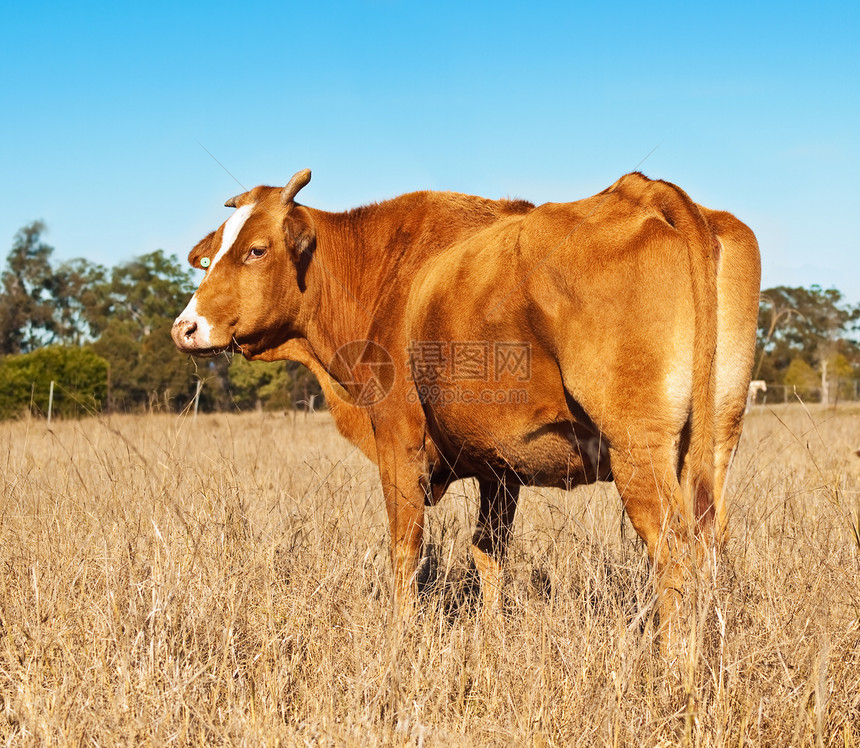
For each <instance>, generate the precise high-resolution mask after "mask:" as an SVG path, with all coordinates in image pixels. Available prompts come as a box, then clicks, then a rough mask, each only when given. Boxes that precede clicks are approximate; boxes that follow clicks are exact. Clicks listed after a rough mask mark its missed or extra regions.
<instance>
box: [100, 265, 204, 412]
mask: <svg viewBox="0 0 860 748" xmlns="http://www.w3.org/2000/svg"><path fill="white" fill-rule="evenodd" d="M89 289H90V290H89V293H90V294H91V299H90V301H89V302H88V303H87V305H86V309H85V311H84V316H85V317H86V319H87V322H88V325H89V328H90V330H92V331H93V333H94V334H96V335H98V339H97V340H96V341H95V342H94V343H93V349H94V350H95V351H96V352H97V353H99V354H100V355H101V356H103V357H104V358H105V359H106V360H107V361H108V362H109V364H110V393H109V402H108V407H109V408H110V409H117V408H119V409H122V410H134V409H137V408H143V407H146V408H154V407H158V408H173V409H175V408H181V407H183V406H184V405H185V404H187V403H188V401H189V400H190V399H191V398H192V397H193V396H194V392H195V389H196V379H197V376H198V366H197V364H196V363H195V362H194V361H193V360H191V359H189V357H188V356H185V355H183V354H181V353H179V351H177V350H176V347H175V346H174V345H173V341H172V340H171V338H170V328H171V326H172V325H173V320H174V319H175V318H176V315H177V313H178V312H179V311H181V310H182V309H183V308H184V306H185V304H186V303H187V302H188V299H189V297H190V296H191V294H192V293H193V291H194V284H193V281H192V275H191V270H190V269H185V268H183V267H182V266H181V265H180V264H179V261H178V260H176V258H171V257H168V256H167V255H165V254H164V252H162V251H161V250H158V251H156V252H151V253H149V254H146V255H142V256H140V257H136V258H135V259H133V260H132V261H131V262H128V263H124V264H121V265H117V266H116V267H114V268H113V269H112V270H111V272H110V274H109V276H108V275H106V276H105V277H104V279H103V280H102V281H101V283H98V282H96V283H94V284H92V285H90V286H89ZM216 375H217V370H216Z"/></svg>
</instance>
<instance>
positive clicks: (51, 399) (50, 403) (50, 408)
mask: <svg viewBox="0 0 860 748" xmlns="http://www.w3.org/2000/svg"><path fill="white" fill-rule="evenodd" d="M53 410H54V380H53V379H52V380H51V387H50V389H49V390H48V426H50V425H51V413H52V411H53Z"/></svg>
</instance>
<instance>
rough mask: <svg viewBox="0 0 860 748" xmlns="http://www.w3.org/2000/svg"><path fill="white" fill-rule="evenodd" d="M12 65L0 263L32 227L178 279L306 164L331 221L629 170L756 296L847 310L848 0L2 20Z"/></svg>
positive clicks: (858, 292) (857, 252)
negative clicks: (720, 225) (209, 239)
mask: <svg viewBox="0 0 860 748" xmlns="http://www.w3.org/2000/svg"><path fill="white" fill-rule="evenodd" d="M0 69H2V71H3V87H2V102H3V111H2V117H0V185H2V200H0V252H2V253H3V255H5V254H6V252H8V248H9V247H10V246H11V243H12V237H13V235H14V233H15V232H16V231H17V229H18V228H20V227H21V226H22V225H24V224H25V223H27V222H29V221H31V220H33V219H37V218H41V219H44V220H45V221H46V223H47V224H48V227H49V233H48V234H47V237H46V239H47V241H48V242H49V243H50V244H52V245H53V246H54V247H55V248H56V256H57V257H58V258H60V259H66V258H71V257H76V256H83V257H87V258H89V259H91V260H94V261H97V262H101V263H104V264H107V265H112V264H115V263H116V262H119V261H122V260H125V259H128V258H130V257H132V256H134V255H137V254H142V253H144V252H150V251H152V250H154V249H158V248H161V249H164V250H166V251H168V252H170V253H175V254H177V255H179V256H180V257H181V258H183V261H184V258H185V256H186V254H187V252H188V250H189V249H190V248H191V246H192V245H193V244H194V243H195V242H196V241H197V240H198V239H200V238H201V237H202V236H203V235H205V234H206V233H207V232H208V231H210V230H211V229H213V228H215V227H216V226H217V225H218V224H219V223H221V222H222V221H223V220H225V219H226V217H227V216H228V215H229V210H228V209H226V208H223V207H222V204H223V202H224V200H225V199H226V198H228V197H230V196H231V195H233V194H235V193H237V192H240V191H241V190H242V188H243V187H251V186H253V185H255V184H260V183H267V184H284V183H286V181H287V180H288V179H289V177H290V176H291V175H292V174H293V173H294V172H295V171H297V170H299V169H301V168H304V167H310V168H311V169H312V170H313V181H312V182H311V184H310V185H309V186H308V187H307V188H306V189H305V190H304V191H303V192H302V198H301V199H302V201H303V202H305V203H306V204H308V205H313V206H314V207H319V208H324V209H329V210H341V209H346V208H349V207H352V206H354V205H359V204H363V203H367V202H370V201H374V200H380V199H384V198H387V197H391V196H394V195H396V194H399V193H401V192H407V191H410V190H415V189H427V188H429V189H451V190H457V191H461V192H469V193H474V194H481V195H485V196H487V197H505V196H513V197H523V198H527V199H530V200H532V201H534V202H538V203H539V202H544V201H547V200H553V201H563V200H575V199H578V198H580V197H585V196H587V195H590V194H593V193H594V192H597V191H599V190H601V189H603V188H604V187H606V186H607V185H609V184H610V183H612V182H613V181H614V180H615V179H617V178H618V177H619V176H620V175H621V174H623V173H625V172H627V171H631V170H633V169H635V168H637V167H638V168H639V169H641V170H642V171H644V172H645V173H646V174H648V175H649V176H652V177H657V178H662V179H668V180H670V181H673V182H676V183H677V184H679V185H680V186H682V187H683V188H684V189H686V190H687V191H688V192H689V193H690V194H691V196H692V197H693V198H694V199H695V200H697V201H698V202H701V203H704V204H706V205H708V206H710V207H713V208H721V209H726V210H730V211H732V212H734V213H735V214H736V215H738V217H740V218H741V219H742V220H744V221H746V222H747V223H748V224H749V225H750V226H751V227H752V228H753V230H754V231H755V232H756V234H757V235H758V237H759V242H760V244H761V249H762V255H763V267H764V279H763V284H764V285H765V286H770V285H776V284H788V285H810V284H812V283H818V284H821V285H822V286H825V287H829V286H836V287H837V288H839V289H840V290H841V291H843V292H844V293H845V295H846V296H847V298H848V299H849V300H850V301H852V302H860V272H858V269H860V239H858V236H860V232H858V231H857V230H856V229H855V222H856V216H857V215H858V214H860V180H858V177H857V174H858V173H860V116H858V115H860V3H857V2H840V3H828V2H823V3H818V4H814V5H813V4H808V3H803V4H800V3H791V2H788V3H786V2H781V3H771V2H763V3H746V2H745V3H732V2H721V3H713V4H712V3H704V4H697V3H689V2H683V3H682V2H678V3H641V2H635V3H633V2H631V3H626V2H622V3H603V4H599V3H587V4H578V3H569V2H568V3H535V4H531V5H526V4H524V3H504V2H494V3H474V4H467V3H464V2H434V3H422V4H418V3H407V2H394V1H390V2H384V1H381V0H377V1H375V2H344V3H325V2H316V3H301V4H297V3H290V2H280V3H276V4H271V5H270V4H267V3H262V2H259V3H237V2H233V3H218V2H215V3H206V4H205V5H204V4H200V5H196V4H175V3H162V2H159V1H158V0H156V1H153V2H146V3H135V4H125V3H88V2H83V3H77V4H70V3H62V4H60V3H56V4H54V3H39V2H34V3H31V4H29V5H27V4H24V3H16V4H14V5H10V4H7V5H6V6H4V9H3V11H2V17H0ZM204 147H205V149H206V150H204ZM207 150H208V151H209V152H211V154H212V156H214V157H215V158H217V160H218V161H219V162H220V163H221V164H223V167H225V168H226V170H227V171H225V168H222V166H221V165H219V163H217V162H216V161H215V160H214V159H213V157H212V156H210V155H209V153H207ZM649 154H650V155H649ZM228 171H229V172H230V173H229V174H228V173H227V172H228ZM237 182H238V183H237Z"/></svg>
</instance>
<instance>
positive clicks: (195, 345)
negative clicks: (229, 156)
mask: <svg viewBox="0 0 860 748" xmlns="http://www.w3.org/2000/svg"><path fill="white" fill-rule="evenodd" d="M310 179H311V172H310V169H305V170H303V171H300V172H298V173H297V174H295V175H294V176H293V178H292V179H291V180H290V182H289V184H287V186H286V187H284V188H277V187H255V188H254V189H252V190H251V191H250V192H245V193H243V194H241V195H237V196H236V197H234V198H231V199H230V200H228V201H227V202H226V203H225V205H226V206H227V207H230V208H235V209H236V211H235V213H233V215H232V216H230V218H228V219H227V220H226V221H225V222H224V223H223V224H222V225H221V227H220V228H219V229H218V230H217V231H213V232H212V233H211V234H209V236H207V237H206V238H205V239H203V240H202V241H201V242H200V243H199V244H197V246H196V247H194V249H192V250H191V253H190V254H189V255H188V261H189V262H190V263H191V264H192V265H193V266H194V267H196V268H200V269H202V270H205V271H206V275H205V276H204V277H203V280H202V281H201V282H200V286H199V287H198V289H197V291H195V292H194V295H193V296H192V297H191V301H189V302H188V306H187V307H185V310H184V311H183V312H182V313H181V314H180V315H179V317H177V319H176V321H175V322H174V323H173V333H172V334H173V342H174V343H176V346H177V347H178V348H179V349H180V350H181V351H183V352H185V353H193V354H194V355H195V356H213V355H216V354H218V353H220V352H222V351H225V350H237V351H241V352H242V353H244V354H245V355H246V356H249V357H253V356H255V355H258V354H260V353H262V352H264V351H266V350H269V349H271V348H273V347H276V346H278V345H280V344H281V343H283V342H284V341H285V340H287V339H289V338H290V337H292V336H294V335H295V330H293V329H291V328H292V325H293V324H294V323H295V320H296V317H297V315H298V313H299V308H300V305H301V297H302V292H303V290H304V283H303V282H304V273H305V270H306V269H307V264H308V262H309V261H310V256H311V253H312V251H313V248H314V245H315V241H316V233H315V230H314V223H313V219H312V218H311V214H310V211H308V210H307V208H304V207H303V206H301V205H298V204H296V203H295V197H296V194H297V193H298V192H299V190H300V189H302V187H304V186H305V185H306V184H307V183H308V182H309V181H310Z"/></svg>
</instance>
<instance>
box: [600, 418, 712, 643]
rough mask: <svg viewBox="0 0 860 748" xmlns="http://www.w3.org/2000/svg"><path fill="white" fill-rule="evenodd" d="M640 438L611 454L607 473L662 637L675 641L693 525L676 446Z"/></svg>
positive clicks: (692, 552)
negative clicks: (644, 552)
mask: <svg viewBox="0 0 860 748" xmlns="http://www.w3.org/2000/svg"><path fill="white" fill-rule="evenodd" d="M640 437H641V438H640V439H637V440H636V442H635V443H630V444H627V445H624V446H623V447H620V446H613V447H612V448H610V456H611V460H612V472H613V475H614V477H615V484H616V485H617V487H618V491H619V493H620V494H621V498H622V500H623V502H624V508H625V510H626V511H627V515H628V516H629V517H630V521H631V523H632V524H633V527H634V528H635V530H636V532H637V533H638V534H639V536H640V537H641V538H642V539H643V540H644V541H645V544H646V546H647V548H648V556H649V558H650V560H651V563H652V565H653V567H654V570H655V573H656V582H657V595H658V610H659V615H660V629H661V634H662V635H663V636H664V637H667V638H674V630H675V629H677V628H678V626H681V625H683V618H684V616H682V615H681V613H682V611H683V608H682V606H683V604H684V593H685V591H686V589H687V587H688V582H689V579H690V575H691V572H692V571H693V567H694V565H695V564H696V548H695V544H694V543H693V542H692V538H693V534H694V533H693V521H692V517H691V516H690V515H691V512H690V511H689V510H688V509H687V508H686V506H685V502H684V500H683V494H682V491H681V485H680V483H679V482H678V475H677V470H676V461H677V452H676V446H675V444H674V443H665V442H664V443H661V442H660V441H658V440H657V439H655V435H654V433H653V432H652V433H651V434H650V435H646V434H644V433H642V434H640ZM649 442H650V443H649Z"/></svg>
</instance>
